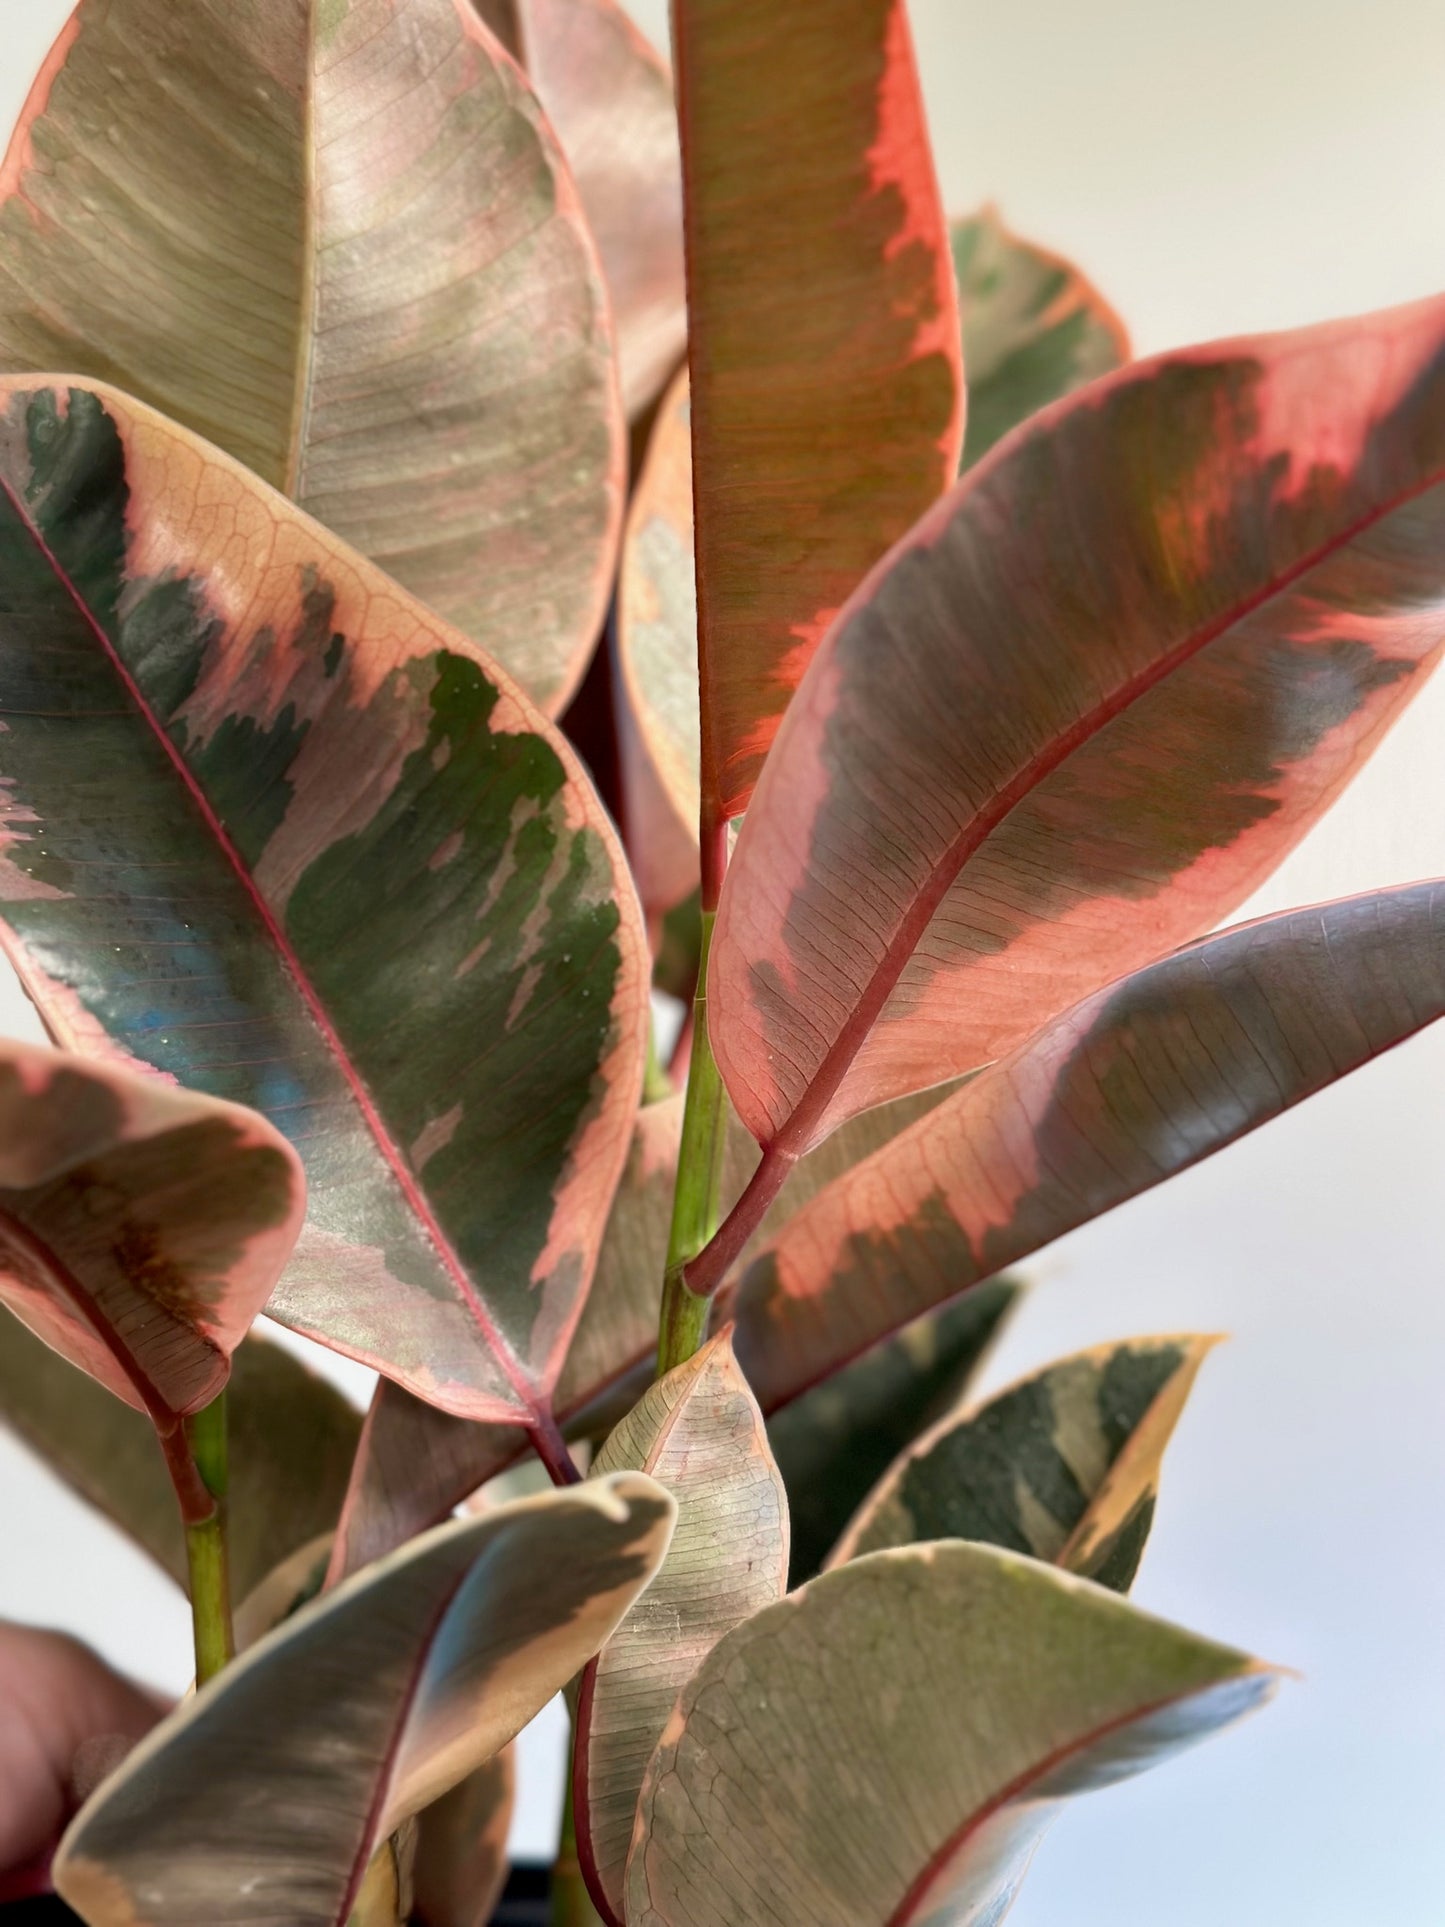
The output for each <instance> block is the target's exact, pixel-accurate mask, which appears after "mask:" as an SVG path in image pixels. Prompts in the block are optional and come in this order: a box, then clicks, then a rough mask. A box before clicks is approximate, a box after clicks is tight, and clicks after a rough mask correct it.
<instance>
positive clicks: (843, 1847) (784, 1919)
mask: <svg viewBox="0 0 1445 1927" xmlns="http://www.w3.org/2000/svg"><path fill="white" fill-rule="evenodd" d="M1273 1685H1274V1676H1273V1675H1272V1674H1271V1673H1270V1671H1269V1670H1268V1669H1267V1668H1265V1667H1262V1666H1260V1665H1259V1664H1258V1663H1257V1662H1256V1661H1253V1660H1249V1659H1246V1658H1245V1657H1244V1655H1243V1654H1241V1653H1236V1652H1230V1651H1229V1650H1228V1649H1227V1648H1224V1647H1221V1646H1214V1645H1211V1644H1209V1643H1208V1642H1207V1641H1205V1640H1202V1639H1198V1638H1196V1637H1195V1636H1194V1635H1193V1634H1191V1633H1186V1632H1183V1631H1180V1630H1179V1629H1178V1628H1176V1627H1173V1626H1168V1625H1165V1624H1164V1623H1163V1622H1162V1621H1161V1620H1157V1619H1150V1618H1148V1617H1146V1616H1145V1615H1144V1614H1143V1613H1140V1612H1138V1611H1136V1610H1135V1608H1133V1607H1132V1606H1130V1605H1128V1604H1127V1602H1126V1601H1124V1600H1122V1599H1118V1598H1116V1597H1115V1596H1114V1595H1113V1594H1112V1593H1108V1592H1105V1591H1103V1590H1102V1589H1101V1588H1099V1587H1097V1586H1091V1585H1088V1584H1087V1583H1086V1582H1084V1581H1082V1580H1078V1579H1074V1578H1072V1577H1071V1576H1069V1575H1067V1574H1064V1573H1060V1572H1057V1571H1051V1570H1050V1569H1049V1568H1048V1567H1046V1566H1041V1565H1039V1564H1037V1563H1036V1562H1035V1561H1033V1560H1029V1559H1020V1558H1018V1557H1017V1556H1016V1555H1014V1554H1012V1553H1005V1552H1001V1551H999V1550H998V1549H997V1548H996V1547H993V1546H970V1545H960V1544H957V1543H953V1542H945V1543H943V1544H941V1545H930V1546H910V1547H907V1548H905V1549H902V1550H899V1551H894V1552H880V1553H873V1554H871V1555H870V1556H869V1557H868V1558H865V1559H859V1560H857V1561H855V1562H854V1563H853V1564H852V1565H848V1566H844V1567H841V1568H840V1569H839V1570H838V1571H836V1572H825V1573H824V1574H823V1575H822V1576H821V1577H820V1578H818V1579H814V1580H813V1581H811V1583H810V1584H808V1585H806V1586H804V1587H803V1588H802V1590H801V1591H800V1592H795V1593H792V1594H790V1595H789V1597H788V1598H787V1599H785V1600H783V1601H781V1602H780V1603H779V1604H778V1605H776V1606H770V1607H768V1608H767V1610H766V1611H764V1612H761V1613H758V1614H756V1615H755V1616H754V1617H753V1618H752V1619H750V1620H748V1621H747V1623H746V1624H745V1625H742V1626H739V1627H738V1628H737V1629H736V1630H735V1631H734V1632H732V1633H730V1634H728V1635H727V1637H726V1638H724V1639H722V1640H720V1641H719V1642H718V1644H717V1645H716V1646H715V1647H714V1648H713V1650H712V1652H711V1653H710V1654H709V1656H708V1658H707V1659H706V1660H705V1661H704V1662H703V1665H702V1667H701V1668H700V1669H699V1671H698V1672H697V1673H696V1674H694V1676H693V1678H692V1680H691V1682H690V1683H689V1684H688V1685H687V1686H686V1687H685V1688H684V1690H683V1694H682V1697H681V1699H680V1701H679V1702H678V1707H677V1711H676V1712H675V1713H674V1715H673V1717H672V1720H671V1721H670V1722H669V1725H668V1729H667V1733H666V1734H665V1736H664V1738H663V1742H662V1745H661V1746H660V1747H659V1748H658V1750H657V1753H656V1754H655V1755H654V1757H653V1760H652V1763H651V1765H650V1766H649V1768H648V1772H647V1781H646V1784H645V1786H644V1789H643V1795H642V1805H641V1808H640V1810H639V1814H638V1826H637V1834H636V1837H635V1840H634V1842H633V1848H632V1855H631V1858H630V1860H629V1862H628V1869H627V1922H628V1927H880V1923H886V1927H924V1924H925V1923H927V1927H985V1924H986V1923H991V1922H995V1921H998V1920H1001V1919H1002V1917H1003V1915H1004V1914H1005V1913H1006V1912H1007V1910H1008V1906H1009V1904H1010V1902H1011V1900H1012V1898H1013V1895H1014V1893H1015V1891H1016V1889H1017V1886H1018V1883H1019V1881H1020V1880H1021V1879H1022V1877H1023V1873H1024V1871H1025V1869H1026V1868H1027V1865H1028V1861H1029V1858H1030V1856H1031V1855H1032V1852H1033V1849H1034V1847H1035V1845H1036V1844H1037V1841H1038V1838H1039V1835H1040V1834H1041V1833H1042V1832H1043V1830H1044V1828H1045V1826H1046V1825H1047V1824H1048V1821H1049V1818H1050V1817H1051V1814H1052V1812H1053V1809H1054V1808H1055V1807H1056V1806H1057V1805H1058V1804H1059V1803H1060V1802H1061V1801H1062V1800H1063V1799H1065V1798H1067V1797H1068V1796H1070V1795H1073V1794H1076V1793H1083V1792H1087V1791H1089V1790H1090V1789H1091V1788H1093V1787H1097V1786H1109V1785H1112V1784H1113V1783H1114V1782H1115V1781H1117V1780H1119V1779H1122V1778H1124V1777H1126V1776H1127V1775H1128V1774H1131V1773H1137V1772H1139V1771H1140V1770H1142V1769H1143V1768H1144V1767H1146V1766H1151V1765H1153V1764H1154V1763H1155V1762H1156V1761H1158V1760H1160V1759H1162V1758H1163V1757H1165V1756H1166V1755H1168V1754H1169V1753H1172V1752H1175V1751H1177V1750H1178V1749H1179V1748H1180V1747H1182V1746H1185V1745H1188V1744H1189V1743H1191V1742H1192V1741H1195V1740H1198V1739H1202V1738H1203V1737H1204V1736H1205V1735H1206V1734H1209V1733H1211V1732H1213V1731H1215V1730H1216V1729H1217V1728H1218V1727H1220V1726H1223V1725H1224V1724H1226V1723H1227V1722H1228V1721H1230V1720H1232V1719H1236V1718H1238V1717H1239V1715H1240V1714H1242V1713H1244V1712H1247V1711H1249V1710H1250V1709H1251V1708H1252V1707H1254V1706H1256V1705H1258V1704H1259V1702H1260V1701H1261V1700H1263V1699H1264V1698H1266V1697H1267V1696H1268V1694H1269V1692H1270V1691H1271V1689H1272V1687H1273Z"/></svg>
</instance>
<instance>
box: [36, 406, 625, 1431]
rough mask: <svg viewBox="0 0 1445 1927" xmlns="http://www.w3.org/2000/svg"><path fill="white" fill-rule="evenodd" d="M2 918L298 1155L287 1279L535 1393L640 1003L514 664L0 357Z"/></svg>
mask: <svg viewBox="0 0 1445 1927" xmlns="http://www.w3.org/2000/svg"><path fill="white" fill-rule="evenodd" d="M0 634H3V637H4V650H3V655H0V717H3V720H4V723H5V731H4V734H3V735H0V778H3V781H4V784H5V790H6V793H7V795H8V798H9V802H8V807H7V811H6V817H5V823H4V830H3V844H4V848H3V852H0V905H3V915H4V919H5V924H6V927H7V934H6V942H7V945H8V947H9V949H10V951H11V953H12V955H13V956H14V958H15V959H16V961H17V963H18V965H19V968H20V969H21V972H22V975H23V977H24V979H25V982H26V986H27V988H28V989H29V990H30V993H31V995H32V996H33V997H34V998H35V1000H36V1002H37V1003H38V1004H39V1006H40V1008H41V1010H42V1013H43V1014H44V1016H45V1019H46V1022H47V1024H48V1025H49V1027H50V1028H51V1030H52V1032H53V1033H54V1034H56V1035H57V1036H59V1037H61V1038H62V1039H64V1040H65V1041H66V1042H68V1043H71V1044H73V1045H75V1046H77V1047H78V1048H80V1049H83V1050H86V1051H91V1052H109V1053H121V1054H128V1055H129V1056H130V1057H132V1058H134V1059H138V1060H140V1061H142V1062H144V1063H146V1064H148V1065H150V1066H152V1067H154V1069H156V1070H157V1071H159V1072H162V1073H163V1074H165V1075H167V1076H170V1077H176V1078H180V1079H181V1080H183V1081H184V1082H186V1083H187V1084H191V1085H194V1086H197V1087H199V1088H202V1089H205V1090H208V1091H210V1092H212V1093H214V1094H216V1095H220V1096H226V1097H234V1098H242V1099H244V1100H246V1101H247V1102H249V1103H252V1104H254V1105H256V1107H257V1108H258V1109H260V1110H262V1111H264V1112H266V1113H267V1114H268V1115H270V1116H272V1117H274V1118H275V1120H276V1122H277V1123H278V1124H280V1125H281V1127H282V1128H283V1129H284V1130H285V1131H286V1132H287V1133H288V1135H290V1136H291V1137H292V1138H293V1140H294V1141H295V1142H296V1144H297V1145H298V1146H299V1147H300V1149H301V1151H302V1153H303V1155H304V1156H305V1158H306V1161H307V1168H308V1173H309V1176H310V1179H311V1192H312V1206H311V1215H310V1220H309V1223H308V1228H307V1232H306V1235H305V1236H304V1238H303V1240H302V1243H301V1245H300V1247H299V1248H298V1251H297V1254H296V1257H295V1259H294V1261H293V1263H292V1266H291V1268H290V1269H289V1271H288V1273H287V1276H286V1278H285V1280H284V1282H283V1284H282V1286H281V1289H280V1291H279V1292H278V1294H277V1296H276V1298H275V1300H274V1301H273V1304H272V1307H271V1309H272V1310H273V1311H274V1312H275V1313H276V1315H278V1316H279V1317H281V1318H283V1319H284V1320H285V1321H286V1322H287V1323H289V1324H293V1325H295V1326H296V1327H297V1328H298V1329H301V1330H303V1331H307V1332H310V1333H311V1334H312V1335H314V1336H316V1337H319V1338H321V1339H323V1340H324V1341H325V1342H326V1343H328V1344H331V1345H334V1346H336V1347H337V1348H338V1349H339V1350H342V1351H346V1352H349V1353H351V1354H352V1355H353V1356H355V1357H358V1358H361V1359H363V1360H364V1361H366V1362H367V1363H369V1364H373V1365H376V1366H377V1367H378V1368H379V1369H380V1370H382V1371H384V1372H388V1373H391V1374H393V1375H394V1376H396V1377H397V1378H399V1379H400V1380H402V1381H403V1382H404V1383H406V1384H407V1385H409V1386H410V1387H411V1388H412V1389H413V1390H414V1391H415V1392H417V1393H418V1394H419V1395H420V1396H422V1397H426V1398H431V1399H435V1400H436V1401H437V1402H438V1403H441V1404H444V1405H446V1406H447V1407H448V1408H449V1409H452V1410H455V1411H459V1412H465V1413H469V1414H472V1415H474V1416H478V1417H489V1418H495V1419H500V1420H506V1421H508V1422H510V1423H524V1424H535V1423H537V1422H539V1419H541V1418H543V1417H544V1416H545V1412H546V1406H547V1398H548V1394H549V1392H550V1389H551V1386H552V1384H553V1383H554V1382H555V1379H556V1375H557V1372H558V1370H559V1369H560V1365H561V1360H562V1355H563V1352H564V1351H565V1347H566V1343H567V1340H568V1338H569V1336H570V1334H571V1330H572V1327H573V1325H574V1324H575V1322H576V1318H577V1314H578V1311H579V1309H580V1306H581V1301H582V1298H583V1296H584V1295H585V1292H586V1289H587V1285H588V1281H589V1279H590V1276H591V1272H592V1267H593V1263H594V1260H595V1254H596V1250H597V1247H598V1244H599V1243H600V1241H601V1235H602V1229H603V1225H604V1222H605V1217H606V1212H607V1207H608V1204H609V1201H610V1199H611V1195H612V1191H613V1189H614V1186H615V1184H616V1181H617V1177H618V1174H619V1172H620V1170H621V1166H622V1161H623V1158H624V1157H625V1155H626V1149H627V1139H628V1134H629V1132H630V1129H631V1121H632V1115H633V1111H634V1107H635V1104H636V1093H637V1089H638V1085H639V1082H640V1079H641V1068H642V1055H643V1050H644V1048H645V1027H646V1023H647V1005H646V997H647V982H646V960H645V955H644V951H645V944H644V939H643V934H642V931H641V928H640V922H639V919H638V914H637V910H636V905H635V899H634V897H633V894H632V890H631V885H630V883H629V882H628V879H627V876H626V871H625V866H624V864H623V861H622V857H621V853H620V851H619V850H618V848H617V845H616V841H615V838H614V836H613V834H612V831H611V828H610V826H609V824H608V822H607V820H606V816H605V814H604V812H603V810H602V807H601V805H600V804H599V803H598V801H597V799H596V797H595V796H594V795H593V793H592V791H591V788H590V786H589V785H588V783H587V780H586V778H585V777H584V776H583V774H582V772H581V770H580V768H579V766H578V764H577V762H576V760H575V758H574V757H573V755H572V753H571V752H570V750H568V749H567V748H566V746H565V745H564V744H563V742H562V740H561V739H560V737H559V736H558V735H557V734H556V733H555V732H554V731H552V730H551V729H550V728H549V726H548V725H547V724H546V723H545V722H544V721H543V719H542V718H541V716H540V715H539V714H538V713H537V712H536V710H535V709H533V708H532V706H531V705H530V704H529V703H528V701H527V700H526V698H525V697H524V696H523V695H522V694H521V692H520V691H519V690H518V689H517V688H516V687H515V685H514V684H512V683H511V682H510V681H509V679H508V678H507V677H506V676H505V675H504V674H503V673H502V672H501V671H499V670H497V669H496V668H495V667H493V666H491V665H489V664H488V663H486V662H485V661H484V660H482V659H481V658H480V657H479V656H478V655H477V654H476V653H475V651H474V650H472V649H471V648H470V646H469V645H466V644H464V642H463V640H462V638H461V637H460V636H458V635H457V634H456V632H455V631H452V630H449V629H447V628H446V627H445V626H444V625H443V624H441V623H440V622H438V621H437V620H436V619H435V618H434V617H433V616H431V615H430V614H429V613H428V612H427V611H426V610H424V609H423V608H421V606H420V605H419V604H417V603H415V602H413V601H412V600H411V598H410V597H409V596H407V595H405V594H404V593H403V592H402V591H401V590H399V589H397V588H396V587H395V586H394V585H393V584H391V583H389V582H388V581H387V580H386V579H385V578H384V577H383V576H382V575H380V574H379V572H378V571H377V570H375V569H374V568H372V567H371V566H370V565H369V564H368V563H366V562H363V561H362V560H361V559H360V558H359V557H357V556H354V555H352V554H350V553H349V552H348V551H347V550H345V549H344V548H343V547H342V546H341V544H340V543H338V542H337V541H336V540H335V538H334V537H332V536H329V535H328V534H327V533H326V531H325V530H323V529H321V528H320V527H319V526H318V525H317V524H316V523H314V522H312V521H310V520H308V519H307V518H306V517H305V516H303V515H302V514H301V513H300V512H299V511H298V510H296V509H295V508H293V507H292V506H291V505H290V504H289V503H287V502H286V501H285V500H284V499H283V498H282V497H280V496H278V495H276V494H275V493H273V491H271V490H270V489H268V488H267V487H266V486H265V485H264V484H263V483H261V482H258V481H257V480H256V479H255V478H254V477H253V476H251V475H248V474H247V473H246V472H245V471H244V470H242V469H240V468H239V467H238V466H237V465H236V464H235V463H234V462H232V461H231V460H230V459H229V458H228V457H226V456H224V455H222V454H220V453H219V452H218V451H217V450H214V449H210V448H208V447H207V446H206V445H205V444H204V443H201V442H198V441H197V440H195V439H194V437H192V436H190V435H188V434H187V433H186V432H185V431H184V430H182V429H179V428H176V427H175V426H174V425H173V424H170V423H168V422H166V421H164V420H163V419H162V418H161V417H159V416H157V415H155V414H153V413H152V412H151V411H150V410H149V409H146V408H144V407H142V406H140V404H138V403H136V402H133V401H129V400H127V399H126V398H124V397H122V396H119V395H117V394H115V393H114V392H113V391H110V390H99V389H89V388H80V387H72V388H70V389H69V390H67V389H65V388H57V387H55V386H54V385H51V384H46V383H40V384H37V383H34V382H31V381H25V380H16V381H11V382H7V383H0Z"/></svg>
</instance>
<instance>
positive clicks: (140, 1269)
mask: <svg viewBox="0 0 1445 1927" xmlns="http://www.w3.org/2000/svg"><path fill="white" fill-rule="evenodd" d="M305 1198H306V1190H305V1185H304V1182H303V1180H302V1175H301V1164H300V1160H299V1159H298V1158H297V1156H296V1154H295V1152H294V1151H293V1150H292V1149H291V1147H290V1145H289V1144H287V1142H286V1140H285V1139H284V1138H283V1137H282V1136H281V1135H280V1133H279V1132H278V1131H276V1130H274V1129H273V1128H272V1126H271V1125H270V1124H268V1123H267V1122H266V1120H265V1119H264V1118H262V1117H258V1116H257V1115H256V1114H255V1113H254V1112H252V1111H247V1110H243V1109H242V1108H241V1107H240V1106H239V1105H236V1104H224V1103H220V1102H218V1101H217V1100H216V1099H215V1098H209V1097H200V1096H197V1095H196V1094H195V1093H194V1092H191V1091H183V1090H178V1089H177V1088H176V1087H175V1086H174V1085H169V1084H164V1083H162V1082H160V1081H159V1080H158V1079H155V1078H148V1077H142V1076H140V1075H138V1074H137V1073H136V1072H135V1071H128V1070H123V1069H121V1068H120V1067H119V1066H116V1065H113V1064H96V1063H86V1062H84V1061H82V1060H80V1059H78V1058H75V1057H73V1056H70V1055H69V1054H67V1053H65V1052H63V1051H54V1050H44V1049H40V1048H38V1047H37V1046H35V1045H32V1044H17V1043H13V1042H10V1041H9V1040H0V1304H4V1305H6V1306H8V1307H9V1309H10V1310H11V1311H13V1312H14V1313H15V1315H16V1317H17V1318H19V1319H20V1320H21V1322H22V1323H23V1324H24V1325H26V1326H28V1327H29V1329H30V1330H31V1331H32V1332H34V1333H35V1334H36V1336H37V1337H38V1338H40V1339H42V1340H43V1341H44V1343H45V1344H46V1345H47V1346H49V1347H51V1348H52V1349H53V1350H54V1351H57V1352H59V1353H60V1354H61V1355H62V1357H63V1358H66V1359H68V1360H69V1361H70V1363H71V1364H72V1365H75V1366H78V1367H79V1368H80V1370H81V1371H82V1372H84V1373H86V1374H88V1375H89V1376H90V1377H91V1378H92V1379H94V1380H95V1381H96V1383H97V1384H98V1385H100V1386H103V1387H104V1388H105V1390H106V1391H107V1392H108V1393H110V1394H113V1395H114V1396H115V1397H116V1398H118V1399H121V1400H123V1401H124V1403H125V1404H126V1405H127V1406H129V1407H131V1408H132V1409H133V1410H134V1411H136V1412H138V1413H144V1414H145V1415H146V1417H148V1418H149V1420H150V1421H151V1424H152V1425H153V1426H154V1427H155V1429H156V1431H157V1432H158V1433H160V1434H161V1436H162V1437H169V1436H171V1435H173V1434H175V1433H176V1432H177V1430H178V1429H179V1426H180V1422H181V1420H182V1418H184V1417H185V1416H186V1415H187V1414H189V1413H192V1412H196V1411H199V1410H200V1409H201V1407H202V1406H204V1405H209V1404H210V1402H211V1401H212V1399H214V1398H215V1397H216V1396H217V1395H218V1394H219V1393H220V1392H221V1390H222V1389H223V1388H224V1386H225V1383H226V1380H227V1378H228V1377H229V1376H230V1370H231V1366H230V1359H231V1353H232V1352H233V1351H234V1350H235V1349H236V1347H237V1346H238V1345H239V1344H240V1342H241V1340H242V1338H244V1337H245V1335H246V1332H247V1330H248V1329H249V1328H250V1325H251V1321H252V1320H253V1319H254V1318H255V1316H256V1314H257V1313H258V1312H259V1311H260V1309H261V1307H262V1306H263V1305H264V1304H265V1302H266V1300H267V1298H268V1296H269V1295H270V1292H271V1289H272V1287H273V1285H274V1284H275V1282H276V1279H277V1277H278V1276H279V1274H280V1271H281V1267H282V1266H283V1265H284V1264H285V1262H286V1260H287V1258H288V1256H289V1255H290V1252H291V1247H292V1245H293V1244H294V1243H295V1240H296V1234H297V1232H298V1231H299V1230H300V1228H301V1219H302V1213H303V1211H304V1209H305ZM9 1369H10V1368H9V1367H8V1366H7V1373H8V1371H9Z"/></svg>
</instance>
